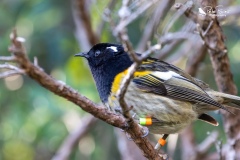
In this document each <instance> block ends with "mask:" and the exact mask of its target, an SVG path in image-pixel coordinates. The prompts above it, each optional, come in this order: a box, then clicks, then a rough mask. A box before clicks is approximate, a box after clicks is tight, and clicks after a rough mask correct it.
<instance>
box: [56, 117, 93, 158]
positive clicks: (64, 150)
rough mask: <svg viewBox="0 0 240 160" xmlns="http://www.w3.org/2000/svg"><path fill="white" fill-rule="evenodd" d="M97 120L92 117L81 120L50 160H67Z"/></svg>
mask: <svg viewBox="0 0 240 160" xmlns="http://www.w3.org/2000/svg"><path fill="white" fill-rule="evenodd" d="M96 120H97V119H96V118H94V117H93V116H90V115H87V116H85V117H83V118H82V120H81V122H82V123H81V125H79V126H78V127H77V128H76V129H75V130H74V131H73V132H72V133H70V134H69V135H68V137H67V138H66V139H65V140H64V142H63V143H62V145H61V146H60V147H59V149H58V151H57V153H56V154H55V155H54V157H53V158H52V160H67V159H69V156H70V154H71V153H72V150H73V148H74V147H75V146H76V145H77V144H78V142H79V141H80V139H82V138H83V137H84V136H85V135H86V134H87V133H88V132H89V130H90V129H91V128H92V127H93V125H94V124H95V122H97V121H96Z"/></svg>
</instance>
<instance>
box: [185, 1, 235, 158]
mask: <svg viewBox="0 0 240 160" xmlns="http://www.w3.org/2000/svg"><path fill="white" fill-rule="evenodd" d="M200 3H201V5H202V8H203V7H204V6H211V7H213V9H215V7H216V5H217V1H216V0H211V1H207V0H202V1H200ZM185 14H186V16H188V17H190V18H191V19H192V20H193V21H195V22H196V23H198V24H199V25H200V27H201V29H202V31H206V29H207V28H208V26H209V24H210V22H212V25H211V27H210V28H209V30H208V33H207V34H205V35H204V37H202V38H203V40H204V42H205V43H206V44H207V46H208V52H209V54H210V58H211V62H212V66H213V70H214V77H215V80H216V83H217V86H218V89H219V90H220V91H222V92H225V93H229V94H234V95H235V94H236V93H237V89H236V86H235V84H234V82H233V75H232V73H231V71H230V64H229V59H228V55H227V53H228V51H227V47H226V45H225V43H224V36H223V33H222V29H221V27H220V26H219V22H218V20H217V16H214V15H206V16H204V17H199V16H197V15H196V14H194V13H193V12H191V11H189V12H186V13H185ZM230 111H231V112H234V113H235V114H234V115H233V114H230V113H228V112H224V111H221V112H222V114H223V117H224V120H225V121H224V126H225V131H226V133H227V136H228V141H227V144H226V145H227V146H228V147H226V148H228V150H227V151H225V156H226V159H228V158H230V157H232V158H233V157H234V159H239V158H240V138H239V137H240V133H239V130H240V126H239V123H238V122H239V121H240V117H239V116H238V115H239V114H240V111H239V110H238V111H237V110H234V111H233V110H232V109H230Z"/></svg>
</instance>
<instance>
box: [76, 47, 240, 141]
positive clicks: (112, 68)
mask: <svg viewBox="0 0 240 160" xmlns="http://www.w3.org/2000/svg"><path fill="white" fill-rule="evenodd" d="M76 56H81V57H85V58H86V59H87V60H88V64H89V66H90V69H91V72H92V75H93V77H94V80H95V83H96V85H97V89H98V92H99V95H100V98H101V100H102V102H103V103H104V104H105V105H106V107H108V108H111V109H112V110H113V111H118V112H119V111H120V112H121V110H120V109H119V108H120V106H119V102H118V100H117V98H116V94H117V91H118V89H119V87H120V85H121V82H122V80H123V78H124V76H125V75H126V74H127V73H128V69H129V67H130V66H131V65H132V64H133V61H131V59H130V58H129V56H128V54H127V53H126V52H125V51H124V48H123V47H122V45H119V44H111V43H99V44H96V45H95V46H93V47H92V48H91V49H90V51H89V52H87V53H78V54H76ZM125 101H126V102H127V104H128V105H129V106H133V109H132V111H131V112H133V113H135V114H136V116H135V117H134V118H135V119H136V117H138V122H139V123H140V124H142V125H148V126H147V127H148V129H149V131H150V132H152V133H154V134H164V136H163V139H160V141H159V143H160V145H164V143H165V139H166V138H167V136H168V134H172V133H178V132H179V131H181V130H182V129H183V128H185V127H187V126H188V125H189V124H191V123H192V122H193V121H195V120H197V119H200V120H202V121H205V122H208V123H210V124H212V125H215V126H217V125H218V122H217V121H216V120H215V119H214V118H212V117H211V116H210V115H208V114H206V113H205V112H208V111H212V110H217V109H220V108H221V109H224V110H226V111H228V109H227V108H226V107H225V106H223V105H230V106H232V107H234V108H237V109H240V97H237V96H233V95H229V94H225V93H220V92H216V91H213V90H212V89H210V88H209V87H208V85H207V84H205V83H204V82H202V81H201V80H198V79H196V78H193V77H191V76H190V75H189V74H187V73H186V72H184V71H183V70H181V69H180V68H178V67H176V66H174V65H171V64H169V63H166V62H163V61H161V60H158V59H154V58H147V59H146V60H144V61H143V62H142V64H141V65H140V66H139V67H138V68H137V70H136V72H135V73H134V77H133V79H132V80H131V82H130V84H129V86H128V89H127V92H126V94H125Z"/></svg>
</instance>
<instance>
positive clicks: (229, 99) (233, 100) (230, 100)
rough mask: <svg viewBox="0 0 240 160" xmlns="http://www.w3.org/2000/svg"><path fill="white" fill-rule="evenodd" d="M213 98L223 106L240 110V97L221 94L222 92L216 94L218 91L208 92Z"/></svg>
mask: <svg viewBox="0 0 240 160" xmlns="http://www.w3.org/2000/svg"><path fill="white" fill-rule="evenodd" d="M207 93H208V94H209V93H210V94H209V95H210V96H212V98H214V99H215V100H216V101H218V102H219V103H221V104H223V105H227V106H229V107H233V108H236V109H240V97H238V96H234V95H230V94H226V93H221V92H216V91H210V92H207Z"/></svg>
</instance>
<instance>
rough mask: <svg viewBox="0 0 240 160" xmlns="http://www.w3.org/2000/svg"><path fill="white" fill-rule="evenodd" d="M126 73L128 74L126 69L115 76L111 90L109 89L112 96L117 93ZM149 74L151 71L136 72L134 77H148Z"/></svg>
mask: <svg viewBox="0 0 240 160" xmlns="http://www.w3.org/2000/svg"><path fill="white" fill-rule="evenodd" d="M127 73H128V69H126V70H125V71H123V72H121V73H119V74H117V75H116V76H115V78H114V80H113V83H112V89H111V92H112V94H117V91H118V89H119V87H120V85H121V83H122V80H123V78H124V77H125V76H126V75H127ZM150 73H151V71H136V72H135V73H134V77H142V76H145V75H148V74H150Z"/></svg>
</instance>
